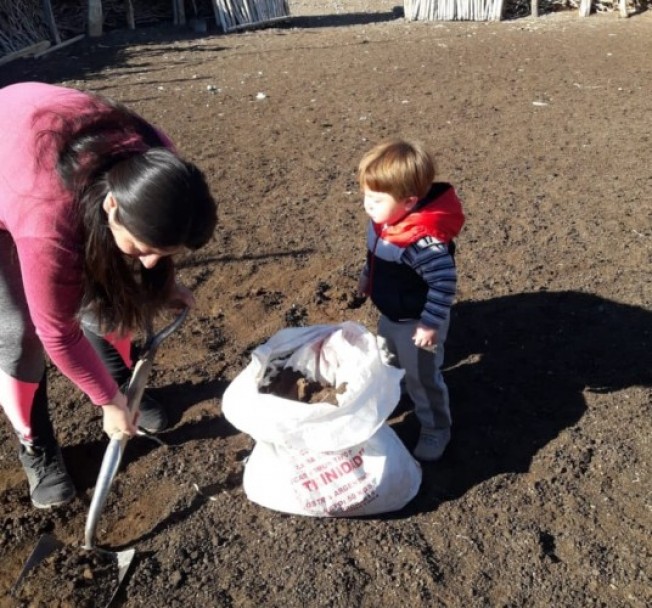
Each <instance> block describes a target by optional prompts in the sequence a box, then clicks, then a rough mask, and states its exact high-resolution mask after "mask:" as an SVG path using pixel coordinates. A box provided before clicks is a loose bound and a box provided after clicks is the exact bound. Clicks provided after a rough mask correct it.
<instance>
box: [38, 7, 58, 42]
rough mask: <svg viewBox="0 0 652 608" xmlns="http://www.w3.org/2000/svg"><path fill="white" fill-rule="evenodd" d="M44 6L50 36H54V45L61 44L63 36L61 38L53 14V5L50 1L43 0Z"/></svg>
mask: <svg viewBox="0 0 652 608" xmlns="http://www.w3.org/2000/svg"><path fill="white" fill-rule="evenodd" d="M42 4H43V15H44V16H45V22H46V23H47V24H48V28H50V36H52V40H53V41H54V44H61V36H59V30H58V29H57V24H56V22H55V20H54V13H53V12H52V3H51V2H50V0H42Z"/></svg>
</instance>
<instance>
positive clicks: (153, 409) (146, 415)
mask: <svg viewBox="0 0 652 608" xmlns="http://www.w3.org/2000/svg"><path fill="white" fill-rule="evenodd" d="M138 426H139V427H140V428H141V429H145V430H146V431H147V432H148V433H160V432H161V431H164V430H165V429H166V428H167V427H168V415H167V414H166V412H165V409H164V408H163V406H162V405H161V404H160V403H159V402H158V401H157V400H156V399H154V397H152V396H151V395H149V394H148V393H147V391H145V392H144V393H143V398H142V400H141V402H140V416H139V418H138Z"/></svg>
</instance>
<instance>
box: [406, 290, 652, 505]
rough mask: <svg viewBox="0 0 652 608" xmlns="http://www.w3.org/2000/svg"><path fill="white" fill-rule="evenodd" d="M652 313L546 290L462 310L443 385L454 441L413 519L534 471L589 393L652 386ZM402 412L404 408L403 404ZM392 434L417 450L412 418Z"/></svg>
mask: <svg viewBox="0 0 652 608" xmlns="http://www.w3.org/2000/svg"><path fill="white" fill-rule="evenodd" d="M651 331H652V313H650V312H649V311H646V310H645V309H642V308H638V307H634V306H627V305H624V304H619V303H617V302H613V301H611V300H606V299H603V298H600V297H597V296H593V295H589V294H583V293H576V292H558V293H550V292H539V293H528V294H519V295H512V296H505V297H500V298H495V299H492V300H486V301H481V302H480V301H478V302H474V301H469V302H462V303H460V304H458V305H457V306H456V307H455V308H454V311H453V319H452V324H451V333H450V336H449V338H448V350H447V353H446V370H447V371H446V372H445V377H446V380H447V383H448V386H449V389H450V392H451V404H452V412H453V419H454V427H453V440H452V441H451V444H450V446H449V448H448V450H447V451H446V453H445V455H444V458H443V459H442V460H441V461H440V462H438V463H436V464H430V465H425V466H424V479H423V484H422V490H421V492H420V494H419V496H418V497H417V499H416V500H415V501H414V502H413V503H412V504H411V505H409V506H408V507H407V509H406V511H407V512H406V513H404V514H403V515H409V514H412V513H414V512H424V511H431V510H434V509H436V507H437V505H438V504H440V503H441V502H442V501H444V500H451V499H454V498H458V497H460V496H462V495H464V494H465V493H466V492H467V491H468V490H469V489H471V488H473V487H474V486H476V485H477V484H480V483H482V482H483V481H485V480H487V479H490V478H492V477H495V476H496V475H499V474H503V473H523V472H525V471H528V470H529V468H530V465H531V463H532V459H533V457H534V456H535V454H537V452H538V451H539V450H540V449H541V448H543V447H544V446H545V445H546V444H548V443H549V442H550V441H552V440H553V439H555V437H557V435H559V433H561V432H562V431H563V430H564V429H567V428H569V427H572V426H573V425H575V424H576V423H577V422H578V421H579V420H580V418H581V417H582V415H583V414H584V413H585V411H586V408H587V405H586V401H585V399H584V392H585V391H588V392H595V393H609V392H614V391H618V390H621V389H624V388H627V387H631V386H647V387H649V386H652V369H651V368H650V365H649V348H650V333H651ZM402 407H404V404H402ZM394 429H395V430H396V431H397V433H398V434H399V436H400V437H401V438H402V439H403V440H404V441H405V443H406V444H407V445H408V447H413V446H414V444H415V442H416V436H417V433H418V424H417V422H416V419H415V417H414V415H413V414H408V415H407V416H404V417H403V418H402V419H401V421H400V422H398V423H396V424H395V425H394Z"/></svg>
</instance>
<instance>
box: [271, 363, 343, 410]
mask: <svg viewBox="0 0 652 608" xmlns="http://www.w3.org/2000/svg"><path fill="white" fill-rule="evenodd" d="M345 391H346V382H344V383H342V384H340V386H338V387H337V388H336V387H334V386H330V385H328V384H322V383H321V382H317V381H316V380H309V379H308V378H306V377H305V376H304V375H303V374H301V372H297V371H295V370H293V369H291V368H283V369H282V370H281V371H280V372H279V373H278V374H277V375H276V376H274V377H273V378H272V379H271V381H270V383H269V384H268V385H267V386H263V387H261V389H260V392H261V393H271V394H272V395H276V396H277V397H283V398H284V399H291V400H292V401H302V402H303V403H330V404H332V405H337V395H341V394H342V393H344V392H345Z"/></svg>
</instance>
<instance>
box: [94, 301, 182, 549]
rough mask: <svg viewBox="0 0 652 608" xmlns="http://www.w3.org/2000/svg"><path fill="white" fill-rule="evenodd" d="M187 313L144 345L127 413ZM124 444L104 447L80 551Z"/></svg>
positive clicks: (135, 409)
mask: <svg viewBox="0 0 652 608" xmlns="http://www.w3.org/2000/svg"><path fill="white" fill-rule="evenodd" d="M187 314H188V309H187V308H185V309H184V310H183V311H182V312H181V314H179V316H178V317H177V318H176V319H175V320H174V321H173V322H172V323H170V324H169V325H168V326H167V327H165V328H163V329H162V330H161V331H160V332H159V333H157V334H155V335H153V336H150V337H149V338H148V340H147V342H146V345H145V349H144V353H143V354H142V356H141V357H140V359H138V361H137V362H136V365H135V366H134V371H133V373H132V375H131V380H130V381H129V387H128V388H127V407H128V408H129V411H130V412H131V413H132V414H133V415H135V414H137V413H138V410H139V408H140V402H141V399H142V398H143V392H144V391H145V386H146V385H147V379H148V377H149V373H150V371H151V369H152V365H153V364H154V356H155V355H156V351H157V350H158V347H159V346H160V344H161V342H162V341H163V340H165V339H166V338H167V337H168V336H169V335H170V334H172V333H173V332H174V331H175V330H176V329H177V328H178V327H179V326H180V325H181V324H182V323H183V321H184V320H185V318H186V316H187ZM126 443H127V436H125V435H123V436H120V437H112V438H111V441H110V442H109V445H108V447H107V448H106V451H105V453H104V457H103V458H102V465H101V467H100V472H99V475H98V477H97V483H96V484H95V491H94V492H93V498H92V500H91V506H90V508H89V510H88V517H87V518H86V527H85V530H84V548H85V549H93V548H95V533H96V530H97V524H98V522H99V519H100V516H101V515H102V511H103V509H104V505H105V504H106V500H107V497H108V495H109V490H110V489H111V485H112V484H113V479H114V478H115V475H116V473H117V472H118V469H119V467H120V462H121V460H122V454H123V452H124V449H125V445H126Z"/></svg>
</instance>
